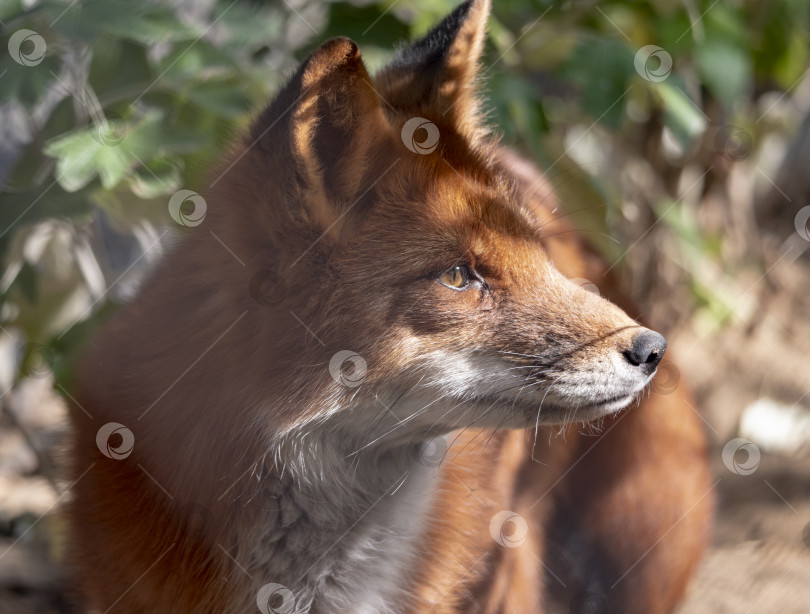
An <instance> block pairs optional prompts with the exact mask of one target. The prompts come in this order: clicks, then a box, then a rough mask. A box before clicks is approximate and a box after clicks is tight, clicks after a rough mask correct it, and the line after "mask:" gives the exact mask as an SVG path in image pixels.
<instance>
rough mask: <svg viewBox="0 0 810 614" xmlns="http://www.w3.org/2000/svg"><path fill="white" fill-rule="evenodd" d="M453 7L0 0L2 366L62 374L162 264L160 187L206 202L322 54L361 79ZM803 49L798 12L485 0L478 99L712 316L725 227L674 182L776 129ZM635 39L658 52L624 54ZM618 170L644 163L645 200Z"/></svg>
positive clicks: (743, 4) (740, 1)
mask: <svg viewBox="0 0 810 614" xmlns="http://www.w3.org/2000/svg"><path fill="white" fill-rule="evenodd" d="M455 4H457V2H456V1H455V0H393V1H389V0H386V1H383V2H374V1H373V0H372V1H367V0H354V1H350V2H324V1H323V0H312V1H307V0H287V1H285V2H259V1H248V0H235V1H234V0H203V1H193V0H186V1H183V0H164V1H158V0H151V1H149V0H141V1H137V2H135V1H132V0H85V1H81V0H79V1H75V0H73V1H68V0H62V1H57V0H45V1H42V2H37V1H36V0H33V1H32V0H25V1H23V0H2V3H0V26H2V38H3V41H4V44H3V49H2V50H0V105H2V107H0V134H3V135H4V136H3V140H2V142H0V181H2V192H0V194H1V196H0V198H1V199H2V203H1V204H0V258H2V262H3V268H2V271H3V274H2V277H0V305H1V306H0V324H2V326H3V327H4V330H7V331H11V332H12V333H13V334H11V335H10V336H12V337H14V343H15V348H19V347H22V348H23V349H22V350H19V349H15V355H16V356H17V358H18V360H17V366H18V369H19V370H20V371H21V372H25V371H26V369H29V368H30V365H29V363H30V362H31V361H32V360H34V359H35V357H36V356H39V355H46V356H47V357H48V360H49V361H50V362H51V363H52V364H54V365H59V364H63V363H64V358H65V356H66V355H69V354H70V352H71V351H72V350H73V348H74V347H75V346H76V345H77V344H78V343H80V341H81V338H82V336H83V332H82V331H84V330H86V329H88V328H92V325H93V322H94V318H98V317H102V315H103V314H106V313H108V312H109V311H110V310H111V309H112V308H114V305H115V303H116V301H119V300H121V299H122V298H125V296H126V294H127V292H126V290H125V288H126V285H127V282H128V280H129V279H130V277H132V276H136V274H137V272H138V270H139V269H140V268H141V266H142V265H143V264H144V263H145V262H147V261H149V260H150V259H151V258H152V257H153V255H154V254H153V252H159V249H157V250H153V249H152V248H153V247H154V246H158V247H159V245H160V239H161V237H163V234H164V233H161V232H159V229H161V228H165V227H166V225H167V224H170V219H169V216H168V212H167V202H168V199H169V196H170V195H171V194H172V193H174V192H175V191H177V190H178V189H180V188H192V189H193V188H197V189H200V190H201V191H203V177H204V174H205V173H206V172H207V169H208V167H209V165H210V164H211V163H212V162H213V161H214V160H215V159H216V158H217V156H218V153H219V152H220V151H222V150H223V149H224V148H226V147H227V145H228V142H229V141H230V140H232V139H233V138H234V136H235V135H236V134H238V133H239V131H240V130H243V129H244V128H245V126H246V125H247V123H248V122H249V120H250V118H251V114H252V113H253V112H255V111H256V110H258V109H260V108H261V106H262V105H263V104H265V103H266V101H267V100H268V98H269V97H270V96H271V95H272V92H273V91H274V89H275V88H276V87H277V86H278V84H279V82H280V80H281V79H283V78H284V76H285V75H286V74H288V73H289V71H290V70H291V69H292V68H293V67H294V66H295V64H296V63H297V62H298V61H300V60H301V59H303V58H304V57H306V55H307V53H309V52H310V51H311V50H312V49H313V48H314V47H315V46H316V45H317V44H318V43H319V42H321V41H322V40H324V39H326V38H327V37H330V36H335V35H347V36H350V37H352V38H354V39H355V40H356V41H357V42H358V43H359V44H360V46H361V49H362V51H363V54H364V57H365V59H366V62H367V64H368V65H369V66H370V68H371V69H372V70H373V69H374V68H376V67H379V66H380V65H381V64H382V63H383V62H384V61H385V60H386V59H387V58H390V57H391V54H392V50H393V49H394V48H395V46H396V44H398V43H401V42H402V41H404V40H406V39H407V38H409V37H412V36H415V35H419V34H423V33H424V32H425V31H426V30H427V29H428V28H429V27H430V26H431V25H433V24H434V23H436V22H437V21H438V20H439V19H440V18H441V17H443V16H444V15H445V14H446V13H447V12H449V11H450V10H451V9H452V8H453V7H454V6H455ZM25 30H29V31H31V32H30V33H26V32H24V31H25ZM19 32H23V34H22V35H19V34H17V33H19ZM15 36H16V38H15ZM36 37H41V40H42V41H44V46H43V47H39V46H38V41H37V38H36ZM808 40H810V3H807V2H806V0H772V1H768V2H766V1H762V2H756V1H753V0H720V1H719V2H718V1H717V0H684V1H683V2H670V1H669V0H636V1H633V2H617V1H605V2H598V3H597V2H592V1H587V0H573V1H568V0H567V1H565V2H545V1H542V0H533V1H528V0H496V1H495V7H494V15H493V18H492V21H491V24H490V39H489V43H488V47H487V52H486V57H485V59H484V62H483V71H484V76H485V79H486V80H485V84H484V87H485V89H486V93H487V96H488V99H489V104H490V106H491V117H492V121H493V123H494V124H495V125H496V126H498V128H499V130H500V132H501V133H502V134H503V137H504V139H505V140H506V142H508V143H510V144H513V145H515V146H517V147H518V148H520V149H522V150H523V151H525V152H527V153H528V154H529V155H531V156H533V157H534V158H535V159H536V160H537V161H538V162H539V163H540V164H541V165H543V166H544V167H546V168H548V169H549V176H550V177H551V179H552V180H553V181H554V182H555V183H556V185H557V189H558V190H559V193H560V195H561V198H562V202H563V205H564V207H566V208H567V209H568V210H569V212H570V213H571V215H572V217H573V218H574V219H575V220H576V222H577V224H578V225H580V226H582V227H585V228H586V229H588V230H592V231H593V237H594V240H595V243H596V244H597V245H598V246H599V248H600V249H601V250H602V251H603V252H604V253H605V255H606V256H607V257H608V259H609V260H610V261H611V262H614V261H616V260H617V259H619V258H621V257H622V256H624V255H625V249H624V247H623V245H629V244H630V243H632V239H633V237H634V236H639V235H641V233H642V232H644V235H646V234H647V232H645V228H652V227H653V226H656V227H657V230H656V233H658V232H661V229H662V228H663V229H666V230H665V232H666V233H667V237H669V239H671V242H670V243H668V244H667V245H669V246H674V248H673V249H675V250H676V252H673V253H676V254H677V255H675V256H671V257H672V258H674V259H675V260H677V261H678V266H679V267H680V268H682V269H684V270H685V271H686V273H685V275H686V278H685V281H686V282H687V285H689V286H690V287H691V288H692V292H691V294H690V297H689V298H690V300H691V301H692V304H693V307H696V308H700V309H706V310H708V311H709V312H711V313H714V314H716V318H717V319H722V318H723V317H725V316H724V314H727V310H726V309H725V305H726V304H727V299H726V298H725V296H724V289H723V287H722V284H719V285H717V284H714V283H713V282H712V281H711V280H710V279H707V278H706V277H705V272H704V271H705V269H706V263H707V262H717V261H719V260H720V259H721V258H722V257H723V256H722V254H723V251H724V249H725V248H724V240H725V239H724V233H723V228H722V227H714V228H711V227H708V228H707V227H706V226H705V225H701V224H699V223H698V221H697V218H696V216H695V212H694V211H690V210H689V209H688V208H687V207H686V206H685V205H684V202H682V199H681V197H683V196H684V193H683V190H681V189H679V188H678V186H679V185H680V184H679V182H681V181H682V180H683V179H682V175H683V173H684V170H685V169H688V168H689V166H690V165H693V164H695V163H696V162H697V164H698V166H697V168H698V172H697V176H698V177H699V176H700V174H701V173H703V172H704V171H706V173H708V172H709V171H711V172H712V173H714V172H716V171H715V170H714V169H716V168H717V167H720V166H722V167H723V168H726V169H727V168H728V166H729V165H733V164H735V163H737V162H738V161H741V160H742V159H743V158H745V157H748V156H749V155H751V152H752V150H754V149H757V147H758V145H759V144H760V143H762V142H763V140H764V136H765V134H766V133H767V132H768V131H780V130H781V131H783V132H784V131H785V130H789V128H785V126H779V125H773V124H774V123H773V122H769V121H763V122H759V121H758V118H759V106H761V100H762V99H763V97H766V96H768V95H770V94H772V93H773V92H777V93H779V94H780V95H781V94H782V93H784V94H786V95H788V94H791V93H792V92H794V91H795V88H796V85H797V83H798V82H799V80H800V79H801V78H802V76H803V75H804V74H805V71H806V69H807V66H808V55H809V54H810V47H808V45H807V41H808ZM648 45H655V46H657V47H660V48H662V49H663V50H664V54H665V55H663V56H662V55H660V54H658V55H654V56H651V57H650V58H648V59H647V60H646V61H644V59H643V58H642V61H641V64H639V62H638V60H639V55H638V53H639V50H642V49H643V48H645V47H646V46H648ZM6 47H8V51H7V52H6ZM40 51H43V52H44V55H43V53H41V52H40ZM667 58H670V59H671V67H670V68H669V69H668V66H667ZM645 71H646V74H647V75H648V76H649V75H652V76H653V78H652V79H649V78H644V73H645ZM657 74H661V75H662V76H663V79H658V78H656V75H657ZM729 127H731V128H729ZM736 127H739V128H736ZM734 130H737V133H736V134H737V136H736V137H733V134H732V133H733V132H734ZM718 135H720V136H719V137H718ZM732 137H733V138H732ZM735 139H736V140H735ZM741 148H742V149H741ZM707 150H708V154H707ZM741 154H742V155H741ZM589 155H590V156H592V157H593V156H595V157H596V161H595V162H593V161H589V160H588V159H587V158H588V156H589ZM600 156H601V157H600ZM735 156H736V157H735ZM624 168H629V169H633V168H639V169H641V170H640V171H639V173H640V174H641V175H642V176H643V175H644V173H645V169H647V170H649V174H650V175H651V176H652V177H653V178H654V180H653V183H655V185H654V186H653V187H651V188H650V186H647V187H648V188H650V189H648V190H647V191H646V192H645V194H648V195H649V197H648V199H647V200H645V198H647V197H638V196H636V197H635V199H634V197H633V196H632V192H633V190H632V189H629V190H628V186H627V184H626V183H625V182H624V181H623V180H622V178H621V177H622V174H621V173H622V172H623V170H622V169H624ZM707 169H708V170H707ZM682 187H683V186H682ZM628 191H629V192H630V193H631V194H630V195H629V196H628ZM684 200H685V199H684ZM583 205H591V206H583ZM659 221H660V222H662V223H661V224H658V222H659ZM603 235H611V236H618V237H621V238H622V239H623V240H622V241H621V242H620V244H619V245H616V244H614V243H610V242H609V241H605V240H603ZM656 236H658V235H656ZM628 237H629V238H628ZM125 239H128V241H127V240H125ZM122 246H124V247H122ZM642 289H643V288H642ZM15 377H16V376H15Z"/></svg>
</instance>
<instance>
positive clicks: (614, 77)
mask: <svg viewBox="0 0 810 614" xmlns="http://www.w3.org/2000/svg"><path fill="white" fill-rule="evenodd" d="M562 73H563V77H564V78H565V79H567V80H569V81H571V82H572V83H574V84H575V85H577V86H579V89H580V92H581V95H582V107H583V109H584V110H585V112H587V113H589V114H590V115H592V116H593V117H597V118H600V121H601V122H602V123H604V124H605V125H607V126H610V127H612V128H617V127H618V126H619V125H620V124H621V122H622V119H623V118H624V105H625V102H626V93H627V88H628V83H629V81H630V77H631V76H633V75H635V68H634V66H633V53H632V52H631V51H630V49H628V48H627V46H626V45H624V44H623V43H622V42H620V41H618V40H616V39H613V38H605V37H600V38H597V39H595V40H594V39H583V40H581V41H580V43H579V45H578V46H577V48H576V49H575V50H574V52H573V53H572V54H571V57H570V58H569V59H568V61H567V62H566V63H565V66H564V68H563V71H562Z"/></svg>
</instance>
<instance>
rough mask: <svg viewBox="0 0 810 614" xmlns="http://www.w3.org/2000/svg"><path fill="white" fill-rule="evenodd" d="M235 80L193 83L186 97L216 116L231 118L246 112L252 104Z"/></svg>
mask: <svg viewBox="0 0 810 614" xmlns="http://www.w3.org/2000/svg"><path fill="white" fill-rule="evenodd" d="M239 85H240V84H239V83H238V82H237V81H235V80H220V81H206V82H204V83H200V84H199V85H195V86H194V87H192V88H191V89H190V90H189V92H188V98H189V100H191V101H192V102H194V103H195V104H197V105H199V106H201V107H202V108H203V109H206V110H208V111H211V112H212V113H213V114H214V115H216V116H217V117H224V118H226V119H232V118H234V117H238V116H240V115H243V114H245V113H248V112H249V111H250V110H251V108H252V106H253V104H252V101H251V100H250V98H248V96H247V95H246V94H245V93H244V92H243V91H242V90H241V88H240V87H239Z"/></svg>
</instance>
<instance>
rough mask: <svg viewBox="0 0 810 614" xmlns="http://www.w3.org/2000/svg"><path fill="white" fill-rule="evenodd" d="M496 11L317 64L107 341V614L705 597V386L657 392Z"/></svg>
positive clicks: (90, 451) (83, 521)
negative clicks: (495, 44)
mask: <svg viewBox="0 0 810 614" xmlns="http://www.w3.org/2000/svg"><path fill="white" fill-rule="evenodd" d="M489 12H490V3H489V0H468V1H467V2H464V3H463V4H461V5H459V6H458V7H457V8H456V9H455V10H454V11H453V12H451V13H450V14H449V15H448V16H447V17H446V18H445V19H444V20H443V21H442V22H441V23H439V24H438V25H437V26H436V27H435V28H434V29H433V30H431V31H430V32H429V33H428V34H427V35H425V36H424V37H423V38H421V39H419V40H417V41H416V42H413V43H412V44H410V45H408V46H405V47H403V48H402V49H400V50H399V51H398V52H397V53H396V55H395V57H394V59H393V60H392V61H391V62H390V63H389V64H387V65H386V66H384V67H383V68H381V69H380V70H378V71H376V72H375V74H374V76H373V77H372V76H371V75H370V73H369V72H368V71H367V69H366V67H365V65H364V62H363V60H362V57H361V53H360V50H359V48H358V46H357V44H356V43H354V42H353V41H351V40H349V39H347V38H335V39H331V40H328V41H326V42H324V43H323V44H322V45H321V46H319V47H318V48H317V49H315V50H314V51H313V52H312V53H311V55H310V56H309V57H308V58H307V59H306V60H305V61H304V62H303V63H302V64H301V65H300V67H299V68H298V69H297V71H296V72H295V73H294V74H293V75H291V76H290V78H289V79H288V81H287V82H286V83H285V84H284V85H283V86H282V87H281V88H280V90H279V91H278V92H277V94H276V95H275V97H274V99H273V100H272V101H271V102H270V103H269V104H268V105H267V107H266V108H265V109H264V110H263V111H261V112H260V113H259V114H258V115H257V116H256V117H255V119H254V121H253V123H252V125H251V126H250V129H249V130H248V131H247V133H246V134H245V135H244V136H243V137H242V138H241V139H240V140H238V141H237V142H236V143H235V144H234V145H233V147H232V148H231V149H230V150H229V151H228V152H226V153H225V154H223V156H222V159H221V160H220V161H219V162H218V166H217V167H216V168H215V169H214V174H215V175H216V179H215V180H214V181H213V182H212V184H211V186H210V188H209V189H208V190H206V191H205V192H204V193H203V194H201V195H199V197H200V198H203V199H204V202H205V205H206V209H205V215H204V219H203V218H202V217H200V216H195V218H194V219H195V222H194V223H193V224H188V226H189V228H187V229H186V230H185V231H184V233H183V236H182V237H181V238H180V239H179V240H178V242H177V244H176V245H175V246H174V247H173V248H172V249H171V250H170V251H169V252H168V253H167V254H166V255H165V257H164V258H163V260H162V261H161V262H160V263H159V264H158V265H157V266H156V268H155V269H154V270H153V271H152V273H151V274H150V276H149V278H148V280H146V281H145V282H144V284H143V285H142V287H141V289H140V291H139V294H138V296H137V297H136V298H135V299H133V300H131V301H130V302H128V303H127V304H125V305H122V306H121V307H120V308H119V310H118V311H117V312H116V314H114V315H113V316H112V318H111V319H110V320H109V321H108V322H106V323H105V324H104V326H103V327H102V329H101V330H100V331H98V333H97V334H96V335H95V336H94V337H93V339H92V340H91V341H89V342H88V344H87V347H86V348H85V349H84V351H83V354H82V357H81V359H80V360H79V363H78V367H77V370H76V373H77V375H76V379H75V383H74V386H73V389H72V391H73V392H74V394H73V396H72V399H71V401H70V405H71V420H72V423H73V431H72V436H71V442H70V459H71V472H72V473H71V476H72V488H71V497H70V502H69V505H68V509H67V516H68V526H69V531H70V538H69V544H70V545H69V554H68V564H69V566H70V569H71V570H72V573H73V575H74V577H75V585H76V587H77V594H78V596H77V598H78V599H79V602H80V603H81V606H80V607H82V608H84V610H82V611H88V612H98V613H102V612H103V613H105V614H106V613H124V614H140V613H147V612H148V613H159V614H160V613H167V614H168V613H172V614H178V613H187V614H192V613H193V614H208V613H210V614H214V613H216V614H222V613H237V612H239V613H244V612H256V611H258V612H262V613H264V614H270V613H276V612H278V613H285V614H290V613H295V614H303V613H310V614H335V613H354V614H371V613H390V614H426V613H428V612H431V613H434V614H455V613H461V612H468V613H472V612H477V613H484V614H496V613H501V614H524V613H538V612H547V613H550V612H554V611H558V610H555V608H562V609H563V611H566V612H577V613H580V612H581V613H584V612H599V613H611V614H616V613H622V614H636V613H639V614H641V613H644V614H663V613H667V612H671V611H673V609H674V608H675V607H676V606H677V604H678V603H679V602H680V601H681V599H682V598H683V596H684V594H685V592H686V590H687V586H688V583H689V580H690V578H691V576H692V575H693V574H694V573H695V571H696V569H697V566H698V564H699V562H700V559H701V556H702V554H703V552H704V550H705V549H706V547H707V544H708V541H709V539H710V534H711V524H712V512H713V489H712V483H711V477H710V473H709V469H708V460H707V444H706V441H705V439H704V434H703V431H702V427H701V425H700V422H699V417H698V415H697V414H696V412H695V410H693V409H692V401H691V397H690V396H689V392H688V390H687V386H686V383H685V382H680V383H679V385H678V386H677V387H676V388H674V389H672V390H664V389H661V388H657V387H655V386H653V387H652V388H651V387H650V382H651V380H652V379H653V377H654V376H655V374H656V372H657V371H658V370H659V368H661V366H662V365H667V364H669V365H671V367H670V368H675V367H674V363H671V362H668V361H669V358H667V359H665V358H664V353H665V350H666V346H667V342H666V339H665V337H664V336H663V335H661V334H660V333H658V332H656V331H654V330H651V329H649V328H647V327H645V326H644V325H643V324H641V323H640V317H639V314H638V310H637V308H636V307H635V306H634V305H633V304H632V301H630V300H629V299H628V297H626V296H625V295H623V294H622V293H621V292H620V290H619V283H618V280H617V279H616V278H615V277H614V276H613V274H612V272H611V271H609V269H608V267H607V265H606V264H605V262H604V260H602V259H601V258H600V257H599V255H598V254H597V252H596V251H594V250H593V249H592V248H591V247H590V246H589V245H588V243H587V242H586V241H585V240H584V239H583V238H582V236H581V234H579V233H577V232H576V229H575V228H574V227H573V225H572V224H571V222H570V221H569V220H568V219H567V218H566V217H565V216H564V215H560V214H559V213H558V209H559V207H560V203H559V202H558V200H557V197H556V196H555V194H554V191H553V189H552V188H551V187H550V185H549V181H548V178H547V177H546V176H545V175H543V174H542V172H541V171H540V170H538V169H537V168H535V167H534V165H533V164H532V163H530V162H529V161H527V160H525V159H524V158H523V157H522V156H521V155H520V154H518V153H516V152H515V151H513V150H511V149H509V148H507V147H506V146H504V145H502V144H501V143H500V142H499V140H498V138H497V137H496V136H495V135H494V134H493V131H492V129H491V128H490V127H488V125H487V122H486V117H485V113H484V111H483V110H482V109H483V106H482V105H483V102H482V100H481V95H480V91H479V90H480V78H481V70H480V64H481V57H482V53H483V49H484V43H485V39H486V28H487V20H488V15H489ZM582 279H589V280H594V281H593V284H594V285H595V286H596V287H597V288H598V292H592V291H589V290H588V289H586V288H583V287H582V284H581V283H579V282H577V281H576V280H582ZM631 315H632V316H633V317H631ZM662 361H663V362H662ZM583 425H590V426H583Z"/></svg>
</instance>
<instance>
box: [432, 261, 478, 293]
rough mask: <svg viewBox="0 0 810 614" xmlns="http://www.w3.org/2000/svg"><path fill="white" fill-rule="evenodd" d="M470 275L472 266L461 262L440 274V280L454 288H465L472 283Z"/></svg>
mask: <svg viewBox="0 0 810 614" xmlns="http://www.w3.org/2000/svg"><path fill="white" fill-rule="evenodd" d="M470 277H471V275H470V268H469V267H468V266H467V265H466V264H461V265H458V266H454V267H453V268H452V269H448V270H446V271H445V272H444V273H442V274H441V275H439V282H441V283H442V284H443V285H445V286H447V287H448V288H452V289H453V290H464V289H465V288H466V287H467V286H469V285H470Z"/></svg>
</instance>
